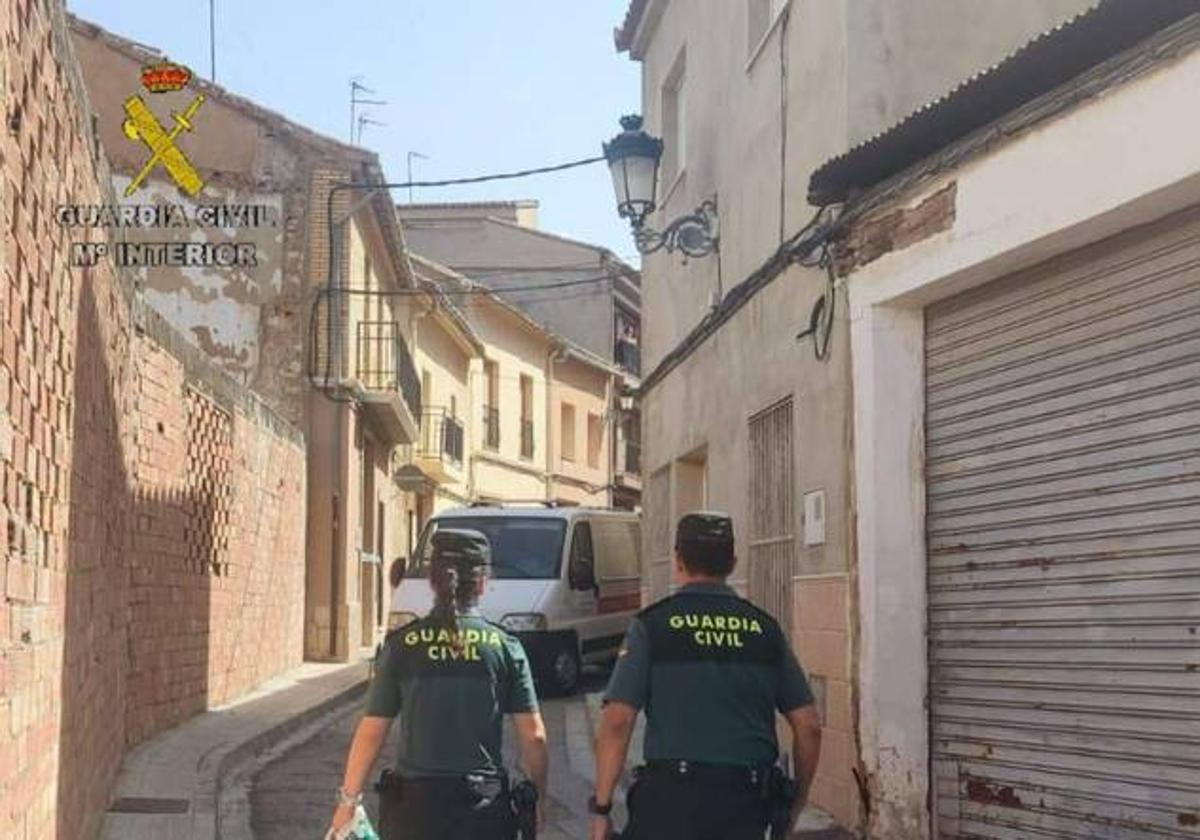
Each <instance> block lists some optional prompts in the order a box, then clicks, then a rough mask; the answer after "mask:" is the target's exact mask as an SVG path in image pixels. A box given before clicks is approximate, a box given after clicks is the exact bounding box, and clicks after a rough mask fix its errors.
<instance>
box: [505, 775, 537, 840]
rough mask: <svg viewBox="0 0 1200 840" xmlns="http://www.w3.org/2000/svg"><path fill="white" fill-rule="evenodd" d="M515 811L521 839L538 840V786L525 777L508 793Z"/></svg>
mask: <svg viewBox="0 0 1200 840" xmlns="http://www.w3.org/2000/svg"><path fill="white" fill-rule="evenodd" d="M508 799H509V802H511V803H512V809H513V813H515V814H516V815H517V831H518V832H519V833H520V837H521V840H537V802H538V791H537V786H536V785H534V783H533V782H531V781H529V780H528V779H525V780H524V781H522V782H519V783H518V784H516V785H514V786H513V788H512V790H511V791H509V794H508Z"/></svg>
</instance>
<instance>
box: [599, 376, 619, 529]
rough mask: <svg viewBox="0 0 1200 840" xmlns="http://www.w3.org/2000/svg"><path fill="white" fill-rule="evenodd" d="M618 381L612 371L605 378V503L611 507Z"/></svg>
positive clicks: (615, 452)
mask: <svg viewBox="0 0 1200 840" xmlns="http://www.w3.org/2000/svg"><path fill="white" fill-rule="evenodd" d="M616 381H617V378H616V376H615V375H613V374H611V373H610V374H609V375H608V378H607V379H605V380H604V416H605V417H606V418H607V422H606V423H605V424H604V425H606V426H607V427H608V428H607V429H606V430H604V431H607V432H608V459H607V460H608V474H607V475H606V476H605V477H604V485H605V489H604V498H605V505H606V506H607V507H609V508H611V507H612V506H613V484H614V483H615V480H616V463H617V460H616V459H617V407H616V405H614V402H615V400H616V388H615V387H614V386H615V385H616ZM602 434H603V432H602Z"/></svg>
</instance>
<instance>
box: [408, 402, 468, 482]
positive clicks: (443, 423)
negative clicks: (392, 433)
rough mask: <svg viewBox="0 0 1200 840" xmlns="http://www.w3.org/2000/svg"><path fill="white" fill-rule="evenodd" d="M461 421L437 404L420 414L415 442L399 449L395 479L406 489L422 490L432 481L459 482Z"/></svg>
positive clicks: (460, 475) (461, 474)
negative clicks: (398, 463)
mask: <svg viewBox="0 0 1200 840" xmlns="http://www.w3.org/2000/svg"><path fill="white" fill-rule="evenodd" d="M464 439H465V434H464V430H463V424H462V422H461V421H459V419H458V418H457V417H452V416H450V414H449V413H448V412H447V411H446V409H445V408H442V407H440V406H436V407H431V408H426V409H425V410H424V411H423V412H422V413H421V432H420V435H419V436H418V438H417V441H416V442H415V443H413V444H411V445H410V446H406V447H404V448H403V449H402V450H401V453H400V458H401V461H402V466H401V467H400V468H399V469H398V470H397V471H396V482H397V483H398V484H399V485H400V486H401V487H404V488H405V489H408V490H417V491H424V490H425V489H428V488H429V487H431V486H432V485H434V484H453V483H455V482H458V481H462V477H463V472H462V466H463V441H464Z"/></svg>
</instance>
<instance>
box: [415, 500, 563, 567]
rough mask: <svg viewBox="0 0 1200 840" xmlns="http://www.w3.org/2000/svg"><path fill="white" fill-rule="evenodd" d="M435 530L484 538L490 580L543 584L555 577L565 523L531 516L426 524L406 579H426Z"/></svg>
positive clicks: (464, 517) (480, 517)
mask: <svg viewBox="0 0 1200 840" xmlns="http://www.w3.org/2000/svg"><path fill="white" fill-rule="evenodd" d="M439 528H455V529H457V528H465V529H468V530H471V531H480V532H482V533H483V534H485V535H486V536H487V538H488V542H490V543H491V545H492V578H493V579H498V580H505V579H507V580H546V579H556V578H557V577H558V575H559V560H560V558H561V557H562V546H563V536H564V534H566V530H567V523H566V521H564V520H562V519H550V518H546V517H534V516H526V517H521V516H456V517H454V518H452V519H442V520H438V519H434V520H432V521H430V523H429V525H427V526H426V528H425V531H424V533H422V534H421V542H420V544H419V545H418V546H417V550H416V551H415V552H414V557H413V559H412V562H410V563H409V564H408V565H409V568H408V574H407V575H406V576H407V577H411V578H425V577H428V576H429V559H430V544H431V538H432V536H433V534H434V532H435V531H437V530H438V529H439Z"/></svg>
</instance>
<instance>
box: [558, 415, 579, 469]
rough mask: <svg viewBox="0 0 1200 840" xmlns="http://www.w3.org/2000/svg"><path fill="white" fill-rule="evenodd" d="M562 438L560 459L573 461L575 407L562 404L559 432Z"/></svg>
mask: <svg viewBox="0 0 1200 840" xmlns="http://www.w3.org/2000/svg"><path fill="white" fill-rule="evenodd" d="M559 432H560V434H561V436H562V459H563V460H564V461H574V460H575V406H573V405H571V404H570V403H563V404H562V425H561V428H560V430H559Z"/></svg>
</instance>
